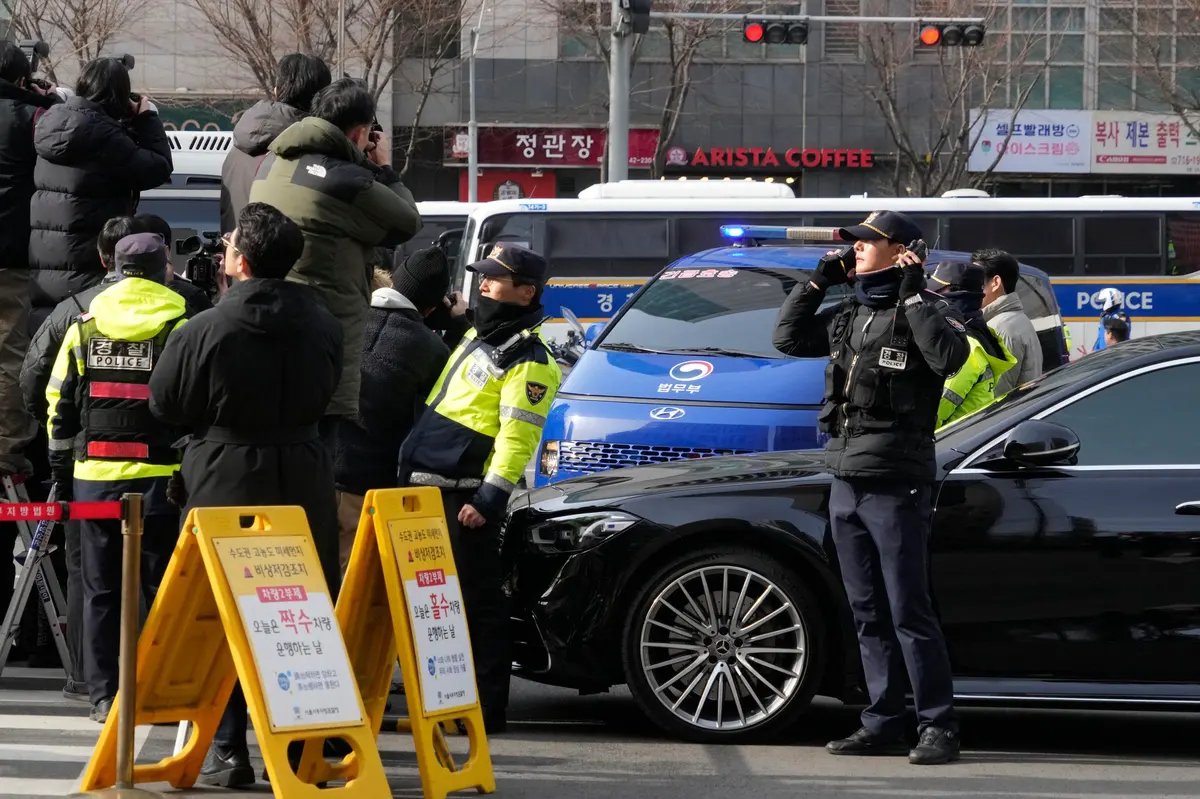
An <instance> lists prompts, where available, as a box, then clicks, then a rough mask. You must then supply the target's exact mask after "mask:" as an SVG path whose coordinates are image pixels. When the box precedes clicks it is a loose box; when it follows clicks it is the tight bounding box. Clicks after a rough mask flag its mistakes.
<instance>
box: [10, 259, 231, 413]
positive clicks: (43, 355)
mask: <svg viewBox="0 0 1200 799" xmlns="http://www.w3.org/2000/svg"><path fill="white" fill-rule="evenodd" d="M117 279H118V278H117V277H116V276H114V275H112V274H110V275H108V276H107V277H105V279H104V281H103V282H101V283H98V284H96V285H95V286H92V287H91V288H90V289H85V290H84V291H81V292H79V293H78V294H73V295H71V296H70V297H68V298H67V299H65V300H63V301H62V302H60V303H59V304H58V305H56V306H54V310H53V311H51V312H50V314H49V316H47V317H46V319H45V321H43V322H42V323H41V325H40V326H39V327H38V329H37V332H36V333H35V334H34V335H33V339H32V340H31V341H30V343H29V349H28V350H26V352H25V361H24V362H23V363H22V364H21V396H22V397H23V398H24V400H25V409H26V410H28V411H29V413H30V414H32V415H33V418H35V419H42V420H44V419H45V418H46V410H47V409H46V384H47V383H48V382H49V381H50V370H51V369H52V368H53V367H54V359H55V357H56V356H57V355H58V350H59V348H60V347H61V346H62V341H63V338H65V337H66V335H67V329H68V328H69V327H70V326H71V325H72V323H74V322H75V320H76V319H78V318H79V315H80V314H83V313H87V311H88V309H89V307H90V306H91V304H92V300H94V299H95V298H96V297H98V296H100V294H101V292H103V291H104V290H105V289H107V288H109V287H110V286H112V284H113V283H115V282H116V281H117ZM167 288H169V289H170V290H171V291H173V292H175V293H176V294H178V295H179V296H181V297H183V301H184V304H185V305H186V307H187V315H188V316H195V315H196V314H198V313H200V312H201V311H206V310H208V309H209V308H211V307H212V301H210V300H209V298H208V295H207V294H206V293H205V292H204V291H203V290H202V289H199V288H197V287H196V286H193V285H192V284H191V283H188V282H187V281H186V280H183V279H182V278H179V277H176V278H174V279H172V280H168V281H167Z"/></svg>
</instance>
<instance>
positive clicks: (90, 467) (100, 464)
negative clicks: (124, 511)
mask: <svg viewBox="0 0 1200 799" xmlns="http://www.w3.org/2000/svg"><path fill="white" fill-rule="evenodd" d="M114 261H115V264H116V265H115V273H116V276H117V277H118V282H116V283H114V284H113V285H112V286H111V287H110V288H108V289H105V290H104V291H103V292H101V293H100V294H98V295H97V296H96V297H95V299H93V300H92V303H91V305H90V306H89V309H88V312H87V313H85V314H83V315H81V316H80V317H79V318H78V320H77V321H76V322H74V323H73V324H72V325H71V327H70V328H68V329H67V334H66V337H65V338H64V339H63V343H62V347H61V349H60V350H59V352H58V358H57V359H56V360H55V362H54V368H53V369H52V370H51V373H50V382H49V384H48V385H47V387H46V401H47V403H48V405H49V409H50V410H49V416H50V418H49V424H48V425H47V433H48V435H49V457H50V469H51V473H52V475H53V478H54V481H55V483H56V484H57V485H58V487H59V489H58V490H59V498H60V499H64V498H70V497H71V496H72V495H73V497H74V499H76V500H80V501H107V500H119V499H120V498H121V495H122V494H125V493H140V494H143V495H144V498H143V511H144V515H145V525H144V530H143V535H144V538H143V539H142V553H143V565H142V572H141V574H142V585H143V590H144V595H145V598H146V602H147V605H149V604H150V603H152V602H153V599H154V593H155V591H156V590H157V588H158V583H159V581H160V580H161V579H162V575H163V571H164V570H165V568H166V564H167V561H168V560H169V559H170V557H171V551H172V550H173V549H174V547H175V541H176V539H177V538H178V535H179V512H178V509H177V508H176V507H175V506H174V505H171V504H170V503H169V502H168V500H167V496H166V486H167V481H168V479H169V478H170V477H171V474H172V473H173V472H174V471H175V470H176V469H178V468H179V462H180V452H179V451H178V450H177V449H175V448H174V447H173V446H172V444H173V443H174V442H175V440H176V439H178V438H179V434H178V431H174V430H172V429H171V428H169V427H167V426H166V425H164V424H162V423H161V422H159V421H158V420H157V419H155V418H154V416H152V415H151V413H150V409H149V399H150V385H149V384H150V375H151V373H152V371H153V369H154V365H155V364H156V363H157V362H158V360H159V358H160V356H161V355H162V351H163V348H164V347H165V346H166V344H167V339H168V337H169V336H170V335H171V333H172V332H174V331H175V330H177V329H178V328H179V327H180V326H182V325H183V324H184V321H185V319H184V317H185V314H186V306H185V303H184V301H183V297H181V296H179V295H178V294H176V293H175V292H174V291H171V289H169V288H167V286H166V281H167V251H166V249H165V247H164V245H163V240H162V238H161V237H159V236H158V235H157V234H154V233H138V234H134V235H132V236H126V237H125V238H123V239H121V240H120V241H119V242H118V243H117V247H116V253H115V257H114ZM121 548H122V543H121V525H120V522H118V521H116V520H112V519H103V520H92V521H88V520H85V521H82V522H81V530H80V558H81V561H82V565H81V570H82V573H83V603H84V610H83V677H84V679H85V680H86V681H87V684H88V689H89V699H90V701H91V703H92V712H91V718H92V720H93V721H99V722H103V721H104V720H105V719H106V718H107V717H108V712H109V710H110V709H111V708H112V702H113V697H114V696H116V693H117V657H118V652H119V638H120V629H121V621H120V618H121V596H120V592H121Z"/></svg>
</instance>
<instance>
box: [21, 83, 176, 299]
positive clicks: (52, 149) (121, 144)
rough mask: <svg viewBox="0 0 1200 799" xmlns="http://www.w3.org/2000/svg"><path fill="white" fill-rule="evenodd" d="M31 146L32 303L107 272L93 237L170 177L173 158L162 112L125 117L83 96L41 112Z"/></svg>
mask: <svg viewBox="0 0 1200 799" xmlns="http://www.w3.org/2000/svg"><path fill="white" fill-rule="evenodd" d="M34 147H35V149H36V150H37V156H38V157H37V164H36V165H35V166H34V169H33V181H34V186H35V192H34V195H33V199H32V201H31V202H30V206H29V224H30V236H29V266H30V268H31V269H33V270H34V272H33V285H32V286H31V292H32V297H31V298H32V302H33V305H34V306H42V307H45V308H53V307H54V306H55V305H57V304H58V303H60V302H62V301H63V300H65V299H66V298H67V297H69V296H71V295H72V294H75V293H77V292H79V291H82V290H83V289H85V288H88V287H89V286H93V285H95V284H97V283H99V282H100V281H101V279H103V277H104V265H103V264H101V263H100V254H99V253H98V252H97V251H96V239H97V237H98V236H99V235H100V230H101V229H102V228H103V227H104V223H105V222H107V221H108V220H110V219H112V218H113V217H114V216H126V215H132V214H133V213H134V212H135V211H136V210H137V204H138V196H139V194H140V193H141V192H143V191H145V190H147V189H153V188H155V187H156V186H161V185H162V184H163V183H166V182H167V181H168V180H170V178H171V172H172V170H173V168H174V165H173V162H172V160H171V147H170V144H169V142H168V140H167V134H166V131H165V130H164V129H163V125H162V121H161V120H160V119H159V118H158V114H156V113H153V112H149V111H148V112H146V113H144V114H139V115H138V116H136V117H134V118H133V119H132V120H130V121H129V123H128V125H125V124H122V123H121V122H120V121H118V120H116V119H113V118H112V117H110V116H109V115H108V114H106V113H105V112H104V110H103V109H102V108H101V107H100V106H99V105H98V104H96V103H93V102H92V101H90V100H87V99H85V98H83V97H72V98H71V99H69V100H67V102H65V103H60V104H58V105H55V106H53V107H52V108H51V109H50V110H48V111H47V112H46V113H45V114H43V115H42V116H41V118H40V119H39V120H38V124H37V129H36V130H35V132H34Z"/></svg>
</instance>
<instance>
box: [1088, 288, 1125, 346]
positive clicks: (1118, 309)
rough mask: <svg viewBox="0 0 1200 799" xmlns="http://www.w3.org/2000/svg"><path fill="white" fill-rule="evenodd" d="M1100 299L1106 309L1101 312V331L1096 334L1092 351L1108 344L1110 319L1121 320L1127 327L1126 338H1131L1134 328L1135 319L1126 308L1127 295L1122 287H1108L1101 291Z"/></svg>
mask: <svg viewBox="0 0 1200 799" xmlns="http://www.w3.org/2000/svg"><path fill="white" fill-rule="evenodd" d="M1100 301H1101V302H1102V303H1104V311H1103V312H1101V314H1100V332H1099V334H1098V335H1097V336H1096V345H1095V346H1094V347H1092V351H1093V352H1095V351H1096V350H1102V349H1104V348H1105V347H1107V346H1108V337H1107V336H1106V335H1105V332H1106V331H1107V330H1108V325H1107V322H1108V320H1109V319H1116V320H1118V321H1120V322H1121V323H1122V324H1123V325H1124V328H1125V331H1126V335H1125V338H1126V339H1128V338H1129V335H1128V334H1129V333H1130V332H1132V330H1133V321H1132V320H1131V319H1130V318H1129V314H1127V313H1126V312H1125V310H1124V307H1123V306H1124V305H1125V295H1124V294H1122V293H1121V290H1120V289H1114V288H1107V289H1102V290H1101V291H1100Z"/></svg>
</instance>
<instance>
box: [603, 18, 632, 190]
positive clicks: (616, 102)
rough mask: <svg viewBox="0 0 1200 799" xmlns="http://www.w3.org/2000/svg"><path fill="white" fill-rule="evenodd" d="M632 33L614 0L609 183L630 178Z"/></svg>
mask: <svg viewBox="0 0 1200 799" xmlns="http://www.w3.org/2000/svg"><path fill="white" fill-rule="evenodd" d="M632 56H633V30H632V28H631V26H630V24H629V19H628V15H627V12H626V11H625V9H624V8H623V7H622V6H621V0H612V40H611V46H610V47H609V50H608V58H609V65H608V139H607V141H608V180H609V181H610V182H615V181H618V180H625V179H626V178H628V177H629V70H630V65H631V62H632V60H633V58H632Z"/></svg>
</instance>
